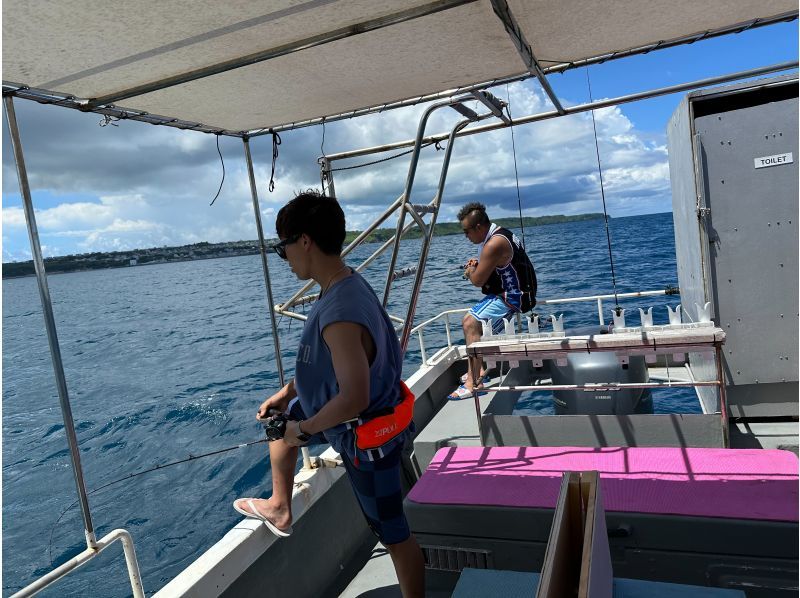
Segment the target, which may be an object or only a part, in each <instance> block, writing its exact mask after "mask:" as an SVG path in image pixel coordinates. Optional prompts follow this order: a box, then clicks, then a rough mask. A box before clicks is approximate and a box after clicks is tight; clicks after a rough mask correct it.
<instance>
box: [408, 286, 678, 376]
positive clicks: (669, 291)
mask: <svg viewBox="0 0 800 598" xmlns="http://www.w3.org/2000/svg"><path fill="white" fill-rule="evenodd" d="M677 293H678V289H677V288H674V287H667V288H665V289H660V290H655V291H636V292H632V293H617V294H616V295H613V294H611V295H585V296H580V297H561V298H556V299H542V300H541V301H537V302H536V305H537V306H541V305H559V304H562V303H581V302H589V301H596V302H597V317H598V322H599V324H600V325H601V326H604V325H605V319H604V318H603V301H604V300H610V299H615V300H617V299H633V298H636V297H657V296H660V295H674V294H677ZM468 311H469V308H459V309H447V310H445V311H443V312H440V313H438V314H437V315H435V316H433V317H432V318H429V319H427V320H425V321H424V322H422V323H421V324H417V325H416V326H415V327H414V328H412V329H411V334H416V335H417V340H418V342H419V353H420V358H421V360H422V364H423V365H431V364H432V359H433V358H431V359H429V358H428V355H427V352H426V350H425V337H424V334H423V332H424V331H425V329H426V328H428V327H429V326H430V325H431V324H434V323H436V322H441V321H442V320H444V330H445V335H446V337H447V348H448V349H449V348H452V347H453V336H452V330H451V328H450V316H453V315H456V314H465V313H467V312H468ZM516 327H517V332H522V316H521V315H520V314H517V318H516ZM439 353H440V351H437V353H436V355H438V354H439Z"/></svg>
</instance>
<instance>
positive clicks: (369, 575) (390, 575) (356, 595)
mask: <svg viewBox="0 0 800 598" xmlns="http://www.w3.org/2000/svg"><path fill="white" fill-rule="evenodd" d="M425 596H426V598H449V597H450V592H446V591H443V592H435V591H427V592H426V593H425ZM339 598H402V594H401V593H400V586H399V585H398V583H397V576H396V575H395V572H394V566H393V565H392V558H391V557H390V556H389V553H388V552H387V550H386V548H384V546H383V544H380V543H377V544H376V545H375V548H373V549H372V555H371V557H370V559H369V560H368V561H367V564H366V565H364V567H363V568H362V569H361V571H359V572H358V575H356V577H355V578H354V579H353V581H351V582H350V585H348V586H347V587H346V588H345V590H344V591H343V592H342V593H341V594H339Z"/></svg>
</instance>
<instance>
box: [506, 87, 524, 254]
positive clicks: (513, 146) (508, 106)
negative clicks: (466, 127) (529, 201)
mask: <svg viewBox="0 0 800 598" xmlns="http://www.w3.org/2000/svg"><path fill="white" fill-rule="evenodd" d="M506 100H507V103H506V114H508V120H510V121H511V126H509V127H508V128H509V129H511V149H512V152H513V154H514V179H515V180H516V181H517V207H518V208H519V226H520V228H521V229H522V249H523V250H525V251H527V250H528V247H527V245H526V243H525V223H524V222H523V220H522V198H521V197H520V194H519V171H518V170H517V144H516V142H515V141H514V119H513V118H511V94H510V93H509V91H508V83H506Z"/></svg>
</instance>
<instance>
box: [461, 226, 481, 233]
mask: <svg viewBox="0 0 800 598" xmlns="http://www.w3.org/2000/svg"><path fill="white" fill-rule="evenodd" d="M476 228H478V225H477V224H473V225H472V226H468V227H467V228H462V229H461V230H463V231H464V234H465V235H468V234H469V231H471V230H473V229H476Z"/></svg>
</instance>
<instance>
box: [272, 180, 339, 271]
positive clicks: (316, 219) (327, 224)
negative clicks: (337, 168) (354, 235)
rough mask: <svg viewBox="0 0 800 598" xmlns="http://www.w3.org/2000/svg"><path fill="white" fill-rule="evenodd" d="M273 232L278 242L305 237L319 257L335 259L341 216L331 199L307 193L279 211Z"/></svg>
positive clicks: (333, 200)
mask: <svg viewBox="0 0 800 598" xmlns="http://www.w3.org/2000/svg"><path fill="white" fill-rule="evenodd" d="M275 230H276V231H277V233H278V236H279V237H281V238H282V239H286V238H288V237H291V236H292V235H299V234H303V233H305V234H307V235H308V236H309V237H311V239H312V240H313V241H314V243H316V244H317V246H318V247H319V248H320V249H321V250H322V253H324V254H326V255H338V254H340V253H341V252H342V245H343V244H344V237H345V221H344V212H343V211H342V207H341V206H340V205H339V202H338V201H336V198H335V197H330V196H327V195H323V194H322V193H320V192H319V191H316V190H314V189H308V190H307V191H303V192H302V193H298V194H297V195H296V196H295V198H294V199H292V200H291V201H290V202H289V203H287V204H286V205H285V206H283V207H282V208H281V209H280V211H279V212H278V216H277V218H276V219H275Z"/></svg>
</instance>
